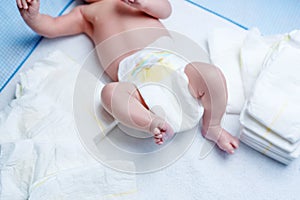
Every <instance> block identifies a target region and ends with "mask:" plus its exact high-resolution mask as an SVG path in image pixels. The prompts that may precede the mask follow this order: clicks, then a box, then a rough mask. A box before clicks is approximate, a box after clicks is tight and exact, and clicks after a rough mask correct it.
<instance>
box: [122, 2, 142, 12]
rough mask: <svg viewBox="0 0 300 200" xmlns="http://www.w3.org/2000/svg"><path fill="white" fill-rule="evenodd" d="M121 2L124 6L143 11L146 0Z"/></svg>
mask: <svg viewBox="0 0 300 200" xmlns="http://www.w3.org/2000/svg"><path fill="white" fill-rule="evenodd" d="M121 1H123V2H125V3H126V4H128V5H130V6H132V7H134V8H137V9H139V10H143V8H144V7H145V3H146V1H147V0H121Z"/></svg>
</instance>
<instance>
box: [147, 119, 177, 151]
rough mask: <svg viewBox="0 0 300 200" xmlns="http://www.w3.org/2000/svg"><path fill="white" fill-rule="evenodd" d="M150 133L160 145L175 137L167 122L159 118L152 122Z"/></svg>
mask: <svg viewBox="0 0 300 200" xmlns="http://www.w3.org/2000/svg"><path fill="white" fill-rule="evenodd" d="M150 132H151V133H152V134H153V135H154V140H155V143H156V144H159V145H161V144H163V143H164V141H166V140H168V139H171V138H172V137H173V136H174V131H173V129H172V127H171V126H170V125H169V124H168V123H167V122H165V121H164V120H162V119H159V118H157V119H154V120H153V121H152V123H151V127H150Z"/></svg>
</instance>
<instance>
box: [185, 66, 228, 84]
mask: <svg viewBox="0 0 300 200" xmlns="http://www.w3.org/2000/svg"><path fill="white" fill-rule="evenodd" d="M185 73H186V74H187V76H188V77H189V78H190V77H191V78H193V77H195V79H198V80H199V79H202V80H204V81H205V82H210V81H213V82H216V81H217V80H220V79H221V80H222V82H223V81H224V82H225V77H224V75H223V73H222V71H221V70H220V69H219V68H218V67H216V66H214V65H211V64H208V63H200V62H195V63H190V64H188V65H187V66H186V68H185Z"/></svg>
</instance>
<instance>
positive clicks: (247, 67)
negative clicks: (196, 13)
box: [240, 30, 300, 164]
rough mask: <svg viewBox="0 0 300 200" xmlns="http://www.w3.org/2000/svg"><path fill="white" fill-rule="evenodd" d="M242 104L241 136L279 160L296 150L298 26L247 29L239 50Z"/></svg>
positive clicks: (299, 150) (299, 144) (299, 128)
mask: <svg viewBox="0 0 300 200" xmlns="http://www.w3.org/2000/svg"><path fill="white" fill-rule="evenodd" d="M240 66H241V74H242V80H243V85H244V93H245V97H246V103H245V105H244V108H243V110H242V112H241V116H240V122H241V124H242V126H243V128H242V131H241V140H242V141H243V142H244V143H245V144H247V145H249V146H251V147H252V148H254V149H256V150H258V151H260V152H262V153H263V154H265V155H267V156H269V157H271V158H274V159H276V160H278V161H280V162H282V163H284V164H289V163H290V162H291V161H293V160H294V159H296V158H297V157H299V155H300V118H299V116H300V106H299V102H300V93H299V92H300V77H299V73H300V31H293V32H291V33H289V34H286V35H282V36H274V37H269V38H266V37H262V36H260V34H259V32H258V31H257V30H252V31H250V32H249V34H247V36H246V38H245V40H244V43H243V45H242V48H241V50H240Z"/></svg>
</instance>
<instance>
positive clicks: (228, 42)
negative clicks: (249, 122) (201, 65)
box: [208, 29, 247, 114]
mask: <svg viewBox="0 0 300 200" xmlns="http://www.w3.org/2000/svg"><path fill="white" fill-rule="evenodd" d="M246 35H247V32H246V31H245V30H240V31H236V30H231V29H216V30H214V31H213V32H212V33H211V34H210V36H209V38H208V45H209V53H210V59H211V62H212V63H213V64H214V65H216V66H217V67H219V68H220V69H221V70H222V72H223V73H224V76H225V78H226V82H227V89H228V103H227V109H226V111H227V112H228V113H234V114H238V113H240V112H241V110H242V108H243V105H244V102H245V97H244V90H243V83H242V77H241V73H240V63H239V55H240V48H241V47H242V44H243V41H244V39H245V37H246Z"/></svg>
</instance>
